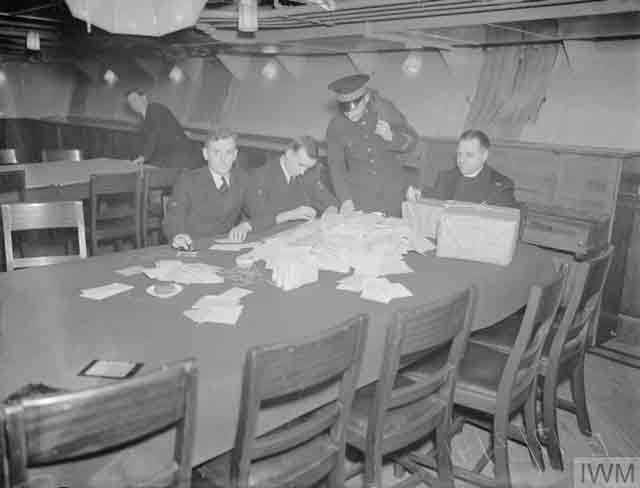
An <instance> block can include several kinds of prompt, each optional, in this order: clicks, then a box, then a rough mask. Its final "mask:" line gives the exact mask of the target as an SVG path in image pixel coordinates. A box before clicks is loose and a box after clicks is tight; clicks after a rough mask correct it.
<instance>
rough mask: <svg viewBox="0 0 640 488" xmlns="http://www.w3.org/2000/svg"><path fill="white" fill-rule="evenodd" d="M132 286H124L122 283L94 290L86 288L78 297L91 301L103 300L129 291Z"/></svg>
mask: <svg viewBox="0 0 640 488" xmlns="http://www.w3.org/2000/svg"><path fill="white" fill-rule="evenodd" d="M131 288H133V286H131V285H125V284H124V283H111V284H109V285H104V286H98V287H95V288H86V289H84V290H82V291H81V292H80V295H81V296H83V297H85V298H90V299H92V300H103V299H105V298H109V297H111V296H113V295H117V294H118V293H122V292H125V291H127V290H131Z"/></svg>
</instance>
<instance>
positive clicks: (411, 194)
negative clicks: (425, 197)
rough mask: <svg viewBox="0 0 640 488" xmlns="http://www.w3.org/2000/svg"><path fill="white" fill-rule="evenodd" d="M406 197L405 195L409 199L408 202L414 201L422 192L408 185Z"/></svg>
mask: <svg viewBox="0 0 640 488" xmlns="http://www.w3.org/2000/svg"><path fill="white" fill-rule="evenodd" d="M406 197H407V200H409V201H410V202H415V201H416V200H418V199H419V198H420V197H422V192H421V191H420V190H419V189H417V188H415V187H413V186H410V187H409V188H407V195H406Z"/></svg>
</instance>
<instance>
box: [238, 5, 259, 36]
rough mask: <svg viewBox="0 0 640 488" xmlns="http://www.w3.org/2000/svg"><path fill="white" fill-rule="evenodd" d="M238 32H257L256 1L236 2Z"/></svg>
mask: <svg viewBox="0 0 640 488" xmlns="http://www.w3.org/2000/svg"><path fill="white" fill-rule="evenodd" d="M238 30H239V31H240V32H256V31H257V30H258V0H240V1H239V2H238Z"/></svg>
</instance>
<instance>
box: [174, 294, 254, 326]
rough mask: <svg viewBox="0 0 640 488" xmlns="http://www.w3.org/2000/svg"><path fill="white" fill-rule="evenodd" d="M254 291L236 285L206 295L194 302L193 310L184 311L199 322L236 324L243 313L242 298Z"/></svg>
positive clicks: (187, 315)
mask: <svg viewBox="0 0 640 488" xmlns="http://www.w3.org/2000/svg"><path fill="white" fill-rule="evenodd" d="M251 293H253V292H252V291H251V290H247V289H245V288H239V287H237V286H234V287H233V288H229V289H228V290H227V291H225V292H224V293H221V294H219V295H205V296H203V297H200V298H199V299H198V300H197V301H196V303H194V304H193V306H192V308H191V310H185V311H184V312H183V313H184V315H185V316H186V317H188V318H190V319H191V320H193V321H194V322H197V323H198V324H202V323H205V322H211V323H217V324H227V325H235V324H236V322H238V318H240V314H241V313H242V308H243V305H241V304H240V300H241V299H242V298H244V297H246V296H247V295H250V294H251Z"/></svg>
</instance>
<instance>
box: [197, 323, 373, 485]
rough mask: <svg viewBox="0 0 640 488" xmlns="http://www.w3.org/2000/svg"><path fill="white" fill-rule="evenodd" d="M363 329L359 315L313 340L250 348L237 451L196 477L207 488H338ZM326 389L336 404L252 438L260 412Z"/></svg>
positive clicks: (237, 437) (202, 469)
mask: <svg viewBox="0 0 640 488" xmlns="http://www.w3.org/2000/svg"><path fill="white" fill-rule="evenodd" d="M367 324H368V317H367V316H366V315H358V316H356V317H354V318H352V319H350V320H347V321H346V322H345V323H343V324H342V325H340V326H338V327H334V328H332V329H329V330H328V331H326V332H324V333H322V334H320V335H319V336H317V337H315V338H313V339H311V340H307V341H304V342H300V343H297V344H278V345H273V346H257V347H253V348H251V349H250V350H249V351H248V353H247V356H246V361H245V368H244V379H243V385H242V398H241V400H240V411H239V420H238V429H237V431H236V440H235V446H234V448H233V450H232V451H231V453H230V454H226V455H223V456H221V457H219V458H217V459H215V460H213V461H211V462H209V463H207V464H206V465H205V466H203V467H202V468H201V469H200V473H201V474H202V475H203V476H205V477H206V478H207V479H208V480H209V482H210V483H213V486H217V487H224V488H238V487H241V488H247V487H251V488H266V487H276V486H277V487H283V488H284V487H289V488H293V487H295V488H303V487H307V486H313V485H314V484H316V483H317V482H319V481H321V480H323V479H325V478H327V479H328V485H329V487H330V488H337V487H340V488H341V487H342V486H343V482H344V451H345V430H346V429H345V427H346V422H347V418H348V415H349V411H350V408H351V402H352V399H353V394H354V390H355V387H356V383H357V378H358V372H359V369H360V362H361V359H362V351H363V348H364V340H365V335H366V329H367ZM332 387H337V392H336V395H337V398H335V399H334V400H333V401H331V402H330V403H328V404H326V405H324V406H323V407H321V408H318V409H317V410H315V411H313V412H311V413H309V414H306V415H304V416H303V417H301V418H299V419H297V420H295V421H293V422H290V423H289V424H286V425H284V426H282V427H280V428H278V429H276V430H274V431H272V432H269V433H267V434H264V435H262V436H259V437H258V436H257V420H258V416H259V412H260V410H261V407H267V406H268V407H269V409H274V408H277V407H278V406H280V405H282V403H283V402H284V403H286V402H291V401H294V400H300V399H301V398H304V397H305V396H307V395H309V394H311V393H313V392H316V393H317V392H319V391H323V389H324V388H332ZM321 388H322V389H321ZM329 391H332V390H329Z"/></svg>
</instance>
